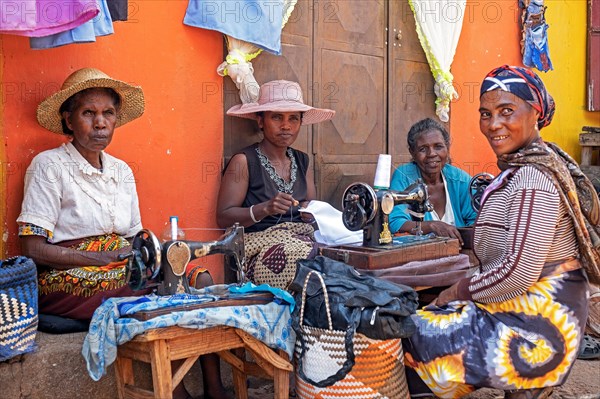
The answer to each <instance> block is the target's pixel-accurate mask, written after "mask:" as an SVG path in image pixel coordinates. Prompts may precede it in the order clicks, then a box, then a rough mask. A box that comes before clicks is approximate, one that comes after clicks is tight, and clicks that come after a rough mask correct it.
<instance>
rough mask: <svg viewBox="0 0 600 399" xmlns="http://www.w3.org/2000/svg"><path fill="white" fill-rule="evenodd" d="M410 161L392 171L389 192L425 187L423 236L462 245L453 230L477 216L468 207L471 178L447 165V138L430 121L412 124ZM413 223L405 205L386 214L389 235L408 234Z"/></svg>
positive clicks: (409, 133) (444, 131)
mask: <svg viewBox="0 0 600 399" xmlns="http://www.w3.org/2000/svg"><path fill="white" fill-rule="evenodd" d="M406 141H407V143H408V150H409V152H410V155H411V156H412V159H413V161H412V162H409V163H407V164H404V165H402V166H400V167H398V168H397V169H396V171H395V172H394V175H393V177H392V181H391V184H390V188H391V189H392V190H397V191H402V190H404V189H406V188H407V187H408V186H409V185H410V184H411V183H414V182H415V180H417V179H422V180H423V182H424V183H425V184H427V191H428V193H429V201H430V202H431V204H432V205H433V212H428V213H426V214H425V220H424V222H423V223H422V226H421V228H422V230H423V233H435V234H436V235H438V236H442V237H451V238H457V239H458V240H459V241H460V243H461V245H462V244H463V242H462V238H461V236H460V233H459V232H458V230H457V227H465V226H469V225H471V224H473V223H474V222H475V218H476V217H477V213H476V212H475V210H474V209H473V207H472V206H471V198H470V195H469V192H470V189H469V181H470V180H471V176H469V174H468V173H466V172H465V171H463V170H461V169H459V168H457V167H455V166H452V165H450V164H449V163H448V162H449V159H450V156H449V149H450V135H449V134H448V132H447V131H446V129H444V127H443V126H442V125H441V124H439V123H438V122H436V121H434V120H433V119H431V118H427V119H423V120H421V121H419V122H417V123H415V124H414V125H413V126H412V127H411V128H410V130H409V132H408V136H407V139H406ZM415 227H416V223H415V222H414V221H412V220H411V216H410V215H409V214H408V212H407V205H404V204H401V205H397V206H396V207H395V208H394V210H393V211H392V213H391V214H390V230H391V231H392V232H394V233H395V232H407V233H412V232H414V229H415Z"/></svg>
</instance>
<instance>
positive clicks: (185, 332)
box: [115, 326, 293, 399]
mask: <svg viewBox="0 0 600 399" xmlns="http://www.w3.org/2000/svg"><path fill="white" fill-rule="evenodd" d="M246 351H248V352H249V353H250V354H251V355H252V357H253V358H254V361H255V363H253V362H248V361H247V360H246V356H245V354H246ZM208 353H216V354H218V355H219V356H220V357H221V359H223V360H224V361H226V362H227V363H229V364H231V366H232V370H233V383H234V386H235V391H236V395H237V398H238V399H248V389H247V385H246V378H247V376H248V375H254V376H258V377H263V378H270V379H273V381H274V387H275V399H287V398H288V396H289V373H290V372H291V371H292V370H293V368H292V365H291V363H290V362H289V360H288V356H287V354H286V353H285V351H281V350H280V351H277V352H276V351H274V350H272V349H271V348H269V347H267V346H266V345H265V344H263V343H262V342H261V341H259V340H257V339H256V338H254V337H252V336H251V335H250V334H248V333H246V332H245V331H243V330H240V329H237V328H234V327H228V326H218V327H213V328H207V329H203V330H195V329H190V328H182V327H167V328H159V329H154V330H150V331H147V332H145V333H144V334H141V335H138V336H136V337H135V338H134V339H133V340H131V341H129V342H126V343H125V344H123V345H120V346H119V348H118V353H117V361H116V368H115V372H116V375H117V389H118V394H119V398H121V399H123V398H131V399H142V398H160V399H172V398H173V389H174V388H175V387H176V386H177V385H178V384H179V383H180V382H181V380H182V379H183V377H184V375H185V374H186V373H187V372H188V371H189V370H190V368H191V367H192V366H193V364H194V363H195V362H196V361H197V360H198V357H199V356H201V355H205V354H208ZM180 359H181V360H183V362H182V364H181V365H180V366H179V367H178V368H177V369H176V370H172V369H171V361H173V360H180ZM134 360H136V361H141V362H145V363H149V364H150V365H151V367H152V384H153V388H154V390H153V391H148V390H146V389H142V388H140V387H137V386H136V385H135V379H134V374H133V361H134Z"/></svg>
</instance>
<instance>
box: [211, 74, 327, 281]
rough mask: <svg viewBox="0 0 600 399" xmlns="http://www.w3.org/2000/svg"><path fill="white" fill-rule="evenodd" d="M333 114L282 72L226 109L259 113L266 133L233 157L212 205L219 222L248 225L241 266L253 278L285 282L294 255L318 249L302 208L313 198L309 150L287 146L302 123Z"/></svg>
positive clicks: (253, 115) (293, 264)
mask: <svg viewBox="0 0 600 399" xmlns="http://www.w3.org/2000/svg"><path fill="white" fill-rule="evenodd" d="M334 114H335V111H332V110H329V109H319V108H313V107H311V106H309V105H306V104H304V101H303V98H302V90H301V88H300V85H299V84H298V83H296V82H290V81H286V80H275V81H271V82H268V83H265V84H264V85H262V86H261V88H260V94H259V99H258V102H257V103H251V104H244V105H236V106H234V107H232V108H231V109H230V110H229V111H227V115H232V116H237V117H241V118H248V119H254V120H256V121H257V122H258V126H259V128H260V129H261V130H262V132H263V136H264V138H263V140H262V141H261V142H259V143H256V144H253V145H251V146H249V147H246V148H244V149H242V150H241V151H240V152H239V153H237V154H235V155H234V156H233V157H232V158H231V161H230V162H229V164H228V165H227V168H226V169H225V173H224V175H223V179H222V181H221V189H220V191H219V200H218V205H217V220H218V223H219V225H220V226H221V227H226V226H231V225H232V224H233V223H236V222H237V223H240V224H241V225H242V226H244V227H245V229H246V232H247V233H248V234H246V237H245V248H246V259H247V265H246V273H247V275H248V277H249V278H250V279H251V280H253V281H254V282H256V283H259V284H260V283H267V284H270V285H272V286H275V287H278V288H286V287H287V285H288V284H289V283H290V282H291V281H292V280H293V278H294V274H295V267H296V260H297V259H302V258H307V257H309V256H311V255H313V254H315V252H316V248H315V246H314V241H313V240H312V233H313V232H314V229H313V227H312V226H311V224H310V222H312V220H311V217H310V215H307V214H301V212H299V208H300V207H302V206H305V205H306V204H307V203H308V201H310V200H312V199H315V198H316V188H315V183H314V176H313V173H312V169H311V167H310V165H309V158H308V155H307V154H305V153H303V152H301V151H298V150H295V149H293V148H291V146H292V144H293V143H294V142H295V141H296V138H297V137H298V133H299V132H300V127H301V125H308V124H311V123H318V122H323V121H326V120H329V119H331V118H332V117H333V115H334ZM303 217H304V219H303ZM303 222H309V223H303Z"/></svg>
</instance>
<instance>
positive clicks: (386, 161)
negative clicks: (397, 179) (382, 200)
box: [373, 154, 392, 190]
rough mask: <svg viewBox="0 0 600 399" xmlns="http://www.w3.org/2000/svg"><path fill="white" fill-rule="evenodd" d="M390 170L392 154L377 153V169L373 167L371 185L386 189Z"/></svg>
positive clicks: (378, 188) (388, 184)
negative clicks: (373, 178) (373, 173)
mask: <svg viewBox="0 0 600 399" xmlns="http://www.w3.org/2000/svg"><path fill="white" fill-rule="evenodd" d="M391 170H392V156H391V155H389V154H379V159H378V160H377V169H375V181H374V182H373V187H374V188H375V189H376V190H387V189H388V188H390V174H391Z"/></svg>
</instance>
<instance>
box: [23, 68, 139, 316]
mask: <svg viewBox="0 0 600 399" xmlns="http://www.w3.org/2000/svg"><path fill="white" fill-rule="evenodd" d="M143 112H144V94H143V92H142V89H141V88H140V87H136V86H132V85H129V84H127V83H125V82H122V81H120V80H116V79H113V78H111V77H110V76H108V75H107V74H105V73H104V72H102V71H99V70H97V69H94V68H84V69H79V70H77V71H75V72H73V73H72V74H71V75H70V76H68V77H67V78H66V80H65V82H64V83H63V85H62V88H61V90H59V91H58V92H56V93H54V94H52V95H51V96H49V97H48V98H46V99H45V100H43V101H42V102H41V104H40V105H39V106H38V109H37V119H38V122H39V124H40V125H41V126H43V127H45V128H46V129H48V130H49V131H51V132H53V133H59V134H64V135H65V136H66V137H67V141H66V142H65V143H64V144H62V145H60V146H59V147H58V148H54V149H51V150H47V151H43V152H41V153H40V154H38V155H37V156H35V157H34V158H33V160H32V162H31V164H30V165H29V168H28V169H27V174H26V177H25V188H24V198H23V203H22V206H21V214H20V215H19V217H18V219H17V223H18V224H19V237H20V242H21V249H22V252H23V254H24V255H26V256H28V257H30V258H32V259H33V260H34V261H35V263H36V265H38V280H39V294H40V298H39V311H40V314H49V315H53V316H61V317H64V318H69V319H74V320H80V321H86V322H87V321H89V320H90V319H91V317H92V314H93V313H94V310H95V309H96V308H97V307H98V306H99V305H100V304H101V303H102V301H103V300H104V299H106V298H109V297H115V296H127V295H133V292H132V291H131V289H130V288H129V287H128V285H127V284H126V281H125V263H124V262H123V261H119V259H118V256H119V254H121V253H125V252H127V251H128V249H127V248H126V247H127V246H129V242H128V239H130V238H132V237H133V236H134V235H135V234H136V233H137V232H138V231H139V230H140V229H141V228H142V222H141V217H140V210H139V205H138V195H137V191H136V186H135V179H131V178H129V179H125V178H124V177H125V176H132V175H133V172H132V171H131V169H130V168H129V166H128V165H127V164H126V163H125V162H123V161H121V160H120V159H117V158H115V157H113V156H111V155H109V154H107V153H106V152H105V151H104V150H105V149H106V147H107V146H108V145H109V144H110V142H111V140H112V137H113V134H114V131H115V128H116V127H117V126H121V125H124V124H125V123H128V122H130V121H132V120H134V119H136V118H138V117H140V116H141V115H142V114H143Z"/></svg>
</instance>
